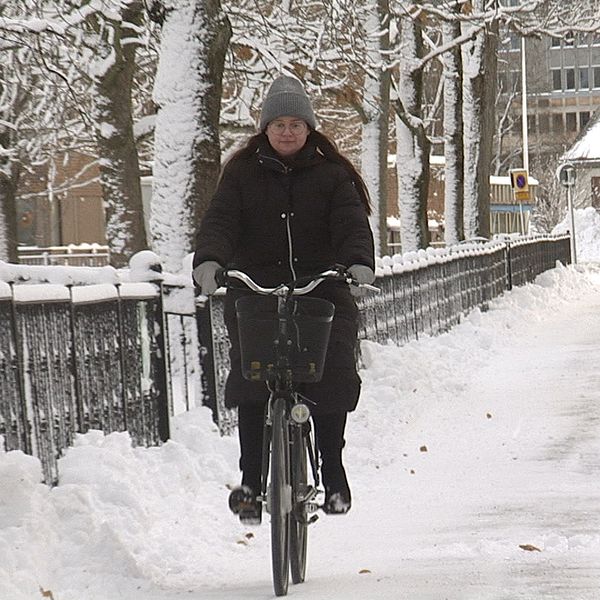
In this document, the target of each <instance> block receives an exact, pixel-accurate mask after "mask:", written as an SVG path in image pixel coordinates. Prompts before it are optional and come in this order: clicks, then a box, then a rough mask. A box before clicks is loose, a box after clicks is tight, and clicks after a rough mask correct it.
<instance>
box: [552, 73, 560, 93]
mask: <svg viewBox="0 0 600 600" xmlns="http://www.w3.org/2000/svg"><path fill="white" fill-rule="evenodd" d="M552 89H553V90H554V91H555V92H560V91H561V90H562V82H561V79H560V69H552Z"/></svg>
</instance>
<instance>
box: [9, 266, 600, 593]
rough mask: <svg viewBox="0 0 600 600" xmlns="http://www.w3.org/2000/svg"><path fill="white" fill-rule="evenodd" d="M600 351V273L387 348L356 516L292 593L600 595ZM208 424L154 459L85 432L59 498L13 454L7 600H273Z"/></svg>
mask: <svg viewBox="0 0 600 600" xmlns="http://www.w3.org/2000/svg"><path fill="white" fill-rule="evenodd" d="M599 354H600V272H599V271H598V270H595V269H593V268H592V269H580V270H579V272H575V271H574V270H572V269H562V268H561V269H558V270H555V271H553V272H551V273H549V274H546V275H544V276H542V278H540V279H538V284H537V285H533V286H526V287H525V288H522V289H518V290H514V291H513V292H512V293H511V294H507V295H506V296H505V297H504V298H502V299H499V300H498V301H497V302H495V303H494V304H493V306H492V309H491V310H490V311H489V312H487V313H484V314H480V313H479V312H476V313H474V314H473V315H471V316H470V317H469V318H468V319H467V320H466V322H465V323H463V324H462V325H461V326H459V327H458V328H456V329H455V330H454V331H452V332H451V333H449V334H446V335H444V336H441V337H439V338H433V339H427V340H422V341H420V342H418V343H411V344H409V345H407V346H405V347H403V348H395V347H383V346H378V345H375V344H367V345H366V347H365V357H366V358H365V360H366V362H367V368H366V369H365V370H364V371H363V373H362V375H363V380H364V395H363V398H362V400H361V404H360V406H359V409H358V410H357V412H356V413H355V414H354V415H352V418H351V421H350V425H349V430H348V435H347V440H348V448H347V453H346V462H347V465H348V469H349V475H350V479H351V482H352V485H353V493H354V498H355V503H354V506H353V509H352V511H351V512H350V513H349V514H348V515H347V516H345V517H322V518H321V519H320V520H319V521H318V523H317V524H316V525H315V526H313V527H312V529H311V539H310V547H309V556H310V558H309V566H308V580H307V581H306V582H305V583H304V584H303V585H301V586H290V593H289V597H290V598H297V599H307V600H365V599H371V598H377V599H381V600H385V599H390V600H391V599H393V600H444V599H447V600H471V599H472V600H518V599H519V600H520V599H527V600H534V599H535V600H540V599H543V600H552V599H556V600H559V599H560V600H592V599H596V598H598V597H599V594H600V592H599V590H600V485H599V483H598V479H599V475H600V402H599V400H600V370H599V368H598V365H599V363H600V361H599V360H598V355H599ZM208 429H209V426H207V425H206V423H205V421H204V415H201V416H198V415H190V416H187V417H184V418H182V419H181V420H180V422H179V430H178V432H177V433H176V436H175V437H176V440H177V441H176V442H174V443H170V444H167V445H166V446H165V447H163V448H161V449H154V450H144V449H137V450H135V452H134V451H132V450H130V449H127V448H125V447H124V444H125V445H126V443H127V441H126V440H124V439H123V438H119V439H117V438H114V436H109V438H104V439H102V438H101V437H100V438H93V436H92V437H91V438H90V439H88V438H89V437H90V436H85V437H84V438H83V440H84V441H82V443H81V444H80V445H79V446H78V447H76V448H75V449H74V450H73V451H72V452H70V453H69V455H68V456H67V458H66V459H64V460H63V461H62V462H63V465H62V466H61V468H62V472H63V473H64V485H61V486H59V488H57V489H56V490H53V491H52V492H48V491H47V490H45V489H44V488H43V486H35V485H34V484H32V483H29V484H27V476H26V475H23V473H27V469H30V468H31V465H30V463H29V462H27V461H25V459H24V458H23V459H22V460H21V459H16V458H14V459H13V462H12V463H10V465H11V466H10V468H9V467H7V466H6V461H7V460H8V459H7V458H6V457H8V456H9V455H4V463H3V462H2V457H3V455H1V454H0V476H2V474H3V473H4V474H6V473H8V474H9V475H10V476H12V477H13V479H14V480H15V481H17V482H18V481H19V477H20V481H21V483H20V484H17V487H18V485H21V484H22V482H23V481H24V480H25V484H22V485H23V489H22V491H18V490H17V492H15V493H16V495H17V500H14V499H13V500H11V498H9V499H8V500H7V499H6V498H3V497H2V492H1V491H0V554H1V555H3V556H6V555H7V554H6V553H7V552H12V553H13V554H11V556H13V558H12V563H10V564H9V567H8V568H7V571H8V573H7V574H5V573H4V572H3V571H2V568H3V567H2V566H0V600H5V598H6V600H9V598H10V600H34V599H35V598H40V597H41V595H40V594H39V593H36V594H35V595H34V594H33V593H32V592H31V590H35V591H36V592H37V586H38V585H41V586H42V587H43V588H44V589H52V590H53V593H54V600H117V599H120V598H123V599H125V600H142V598H143V599H144V600H181V599H183V598H186V599H188V600H234V599H235V600H238V599H239V600H242V599H243V600H255V599H264V598H269V597H271V596H272V587H271V580H270V565H269V528H268V524H267V523H265V524H263V526H261V527H259V528H253V529H251V530H250V529H244V528H242V527H241V525H239V524H238V523H236V522H235V520H234V519H232V518H231V517H230V516H229V515H228V514H226V510H225V502H226V494H227V490H226V489H225V486H224V483H225V482H234V481H235V480H236V473H235V451H236V448H235V441H234V440H219V439H218V438H217V437H216V436H215V435H214V434H211V433H210V432H209V431H208ZM200 434H201V435H204V436H205V437H204V438H203V439H202V440H199V438H198V436H199V435H200ZM11 454H14V453H11ZM199 456H202V457H203V458H202V462H201V465H199V464H198V463H199V458H198V457H199ZM28 460H30V459H28ZM25 462H27V464H25ZM21 463H22V464H21ZM3 464H4V467H3ZM2 469H4V470H2ZM19 469H21V471H19ZM127 486H129V487H127ZM26 495H27V498H28V500H27V502H28V504H27V503H25V504H27V506H25V507H24V506H23V501H22V498H24V497H25V496H26ZM19 498H21V504H20V505H19V508H18V510H17V509H16V508H14V509H12V510H13V512H12V513H11V512H10V511H9V510H8V509H6V508H5V509H4V513H3V506H7V505H8V506H9V507H10V506H11V501H12V502H13V505H14V506H15V507H16V506H17V505H18V500H19ZM3 502H4V504H3ZM21 513H23V514H21ZM19 518H20V519H21V523H22V524H21V526H20V529H19V528H18V527H11V526H9V525H10V523H11V519H12V522H16V521H18V520H19ZM266 520H268V519H266ZM23 523H24V524H23ZM40 531H41V533H40ZM87 532H92V533H91V534H90V533H88V536H87V537H86V533H87ZM250 532H251V533H252V537H247V536H246V534H248V533H250ZM28 535H29V537H28ZM36 535H37V537H36ZM40 536H41V538H43V537H44V536H45V538H46V540H45V542H43V543H42V541H40ZM521 545H523V546H526V545H529V546H528V547H529V550H527V549H522V548H521V547H520V546H521ZM19 552H21V553H22V555H21V554H19ZM27 557H31V558H30V559H29V560H28V559H27ZM36 560H37V564H36ZM32 573H33V574H34V575H35V580H34V579H32ZM6 576H8V577H9V579H10V578H11V577H12V581H13V583H14V587H12V588H9V587H7V588H6V590H9V591H10V595H8V593H9V591H7V592H6V594H4V595H3V587H2V581H4V582H6ZM18 582H21V583H18ZM17 590H19V591H20V592H21V595H19V593H17ZM24 590H30V591H29V592H25V591H24Z"/></svg>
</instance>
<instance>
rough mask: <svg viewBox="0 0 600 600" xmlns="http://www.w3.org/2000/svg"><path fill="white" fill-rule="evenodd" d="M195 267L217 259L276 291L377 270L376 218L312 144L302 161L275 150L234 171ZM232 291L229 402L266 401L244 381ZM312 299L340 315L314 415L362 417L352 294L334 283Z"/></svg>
mask: <svg viewBox="0 0 600 600" xmlns="http://www.w3.org/2000/svg"><path fill="white" fill-rule="evenodd" d="M196 241H197V243H196V252H195V255H194V267H195V266H197V265H198V264H200V263H201V262H204V261H207V260H214V261H216V262H218V263H219V264H221V265H223V266H228V267H235V268H238V269H240V270H242V271H245V272H246V273H248V274H249V275H250V276H251V277H252V278H253V279H254V280H255V281H257V283H259V284H261V285H263V286H267V287H271V286H275V285H278V284H280V283H284V282H287V281H291V280H293V279H295V278H297V277H300V276H303V275H311V274H314V273H317V272H319V271H322V270H324V269H327V268H329V267H331V266H332V265H334V264H336V263H337V264H343V265H346V266H350V265H353V264H356V263H358V264H363V265H366V266H369V267H371V268H372V269H374V258H373V236H372V233H371V229H370V227H369V223H368V219H367V214H366V211H365V208H364V206H363V205H362V203H361V200H360V197H359V195H358V192H357V190H356V189H355V187H354V184H353V182H352V180H351V178H350V175H349V173H348V172H347V170H346V169H345V167H343V166H341V165H338V164H335V163H333V162H331V161H329V160H327V159H326V158H325V157H323V156H322V155H321V154H320V153H319V152H318V151H317V150H316V149H315V147H314V145H313V144H311V143H310V140H309V142H308V143H307V145H306V146H305V147H304V148H303V149H302V150H301V151H300V153H299V155H298V156H297V157H296V159H295V160H294V161H291V162H287V163H286V162H283V161H282V160H281V159H279V158H277V156H276V155H275V153H274V152H273V151H272V149H271V147H270V145H269V144H268V143H267V142H266V138H265V144H264V145H263V146H262V147H261V148H259V150H258V151H257V153H256V154H254V155H252V156H251V157H250V158H237V159H235V160H234V161H232V162H230V163H229V164H228V165H227V166H226V168H225V170H224V172H223V177H222V178H221V181H220V183H219V186H218V189H217V191H216V194H215V196H214V198H213V201H212V203H211V206H210V207H209V209H208V211H207V212H206V215H205V216H204V218H203V220H202V223H201V225H200V228H199V231H198V234H197V240H196ZM243 293H246V292H238V291H237V290H235V291H231V290H230V291H229V292H228V294H227V298H226V303H225V322H226V324H227V327H228V331H229V336H230V340H231V344H232V348H231V362H232V370H231V373H230V375H229V379H228V381H227V387H226V392H225V402H226V404H227V406H238V405H239V404H240V403H245V402H252V401H254V402H260V401H263V400H264V399H266V397H267V396H268V393H267V391H266V386H265V384H264V383H258V382H249V381H246V380H244V379H243V378H242V375H241V372H240V367H239V347H238V343H237V323H236V319H235V311H234V301H235V299H237V298H238V297H239V295H240V294H243ZM311 295H313V296H315V297H321V298H325V299H328V300H330V301H332V302H333V303H334V304H335V306H336V312H335V316H334V322H333V326H332V332H331V338H330V343H329V347H328V353H327V358H326V364H325V373H324V376H323V379H322V380H321V381H320V382H318V383H313V384H304V388H303V392H304V393H305V394H306V395H307V396H308V397H309V398H310V399H311V400H312V401H313V402H315V403H316V405H317V406H316V407H313V412H315V413H327V412H339V411H348V410H353V409H354V408H355V406H356V403H357V401H358V395H359V391H360V379H359V377H358V374H357V372H356V368H355V346H356V335H357V318H358V311H357V308H356V304H355V303H354V300H353V298H352V296H351V294H350V291H349V289H348V286H347V285H346V284H342V283H331V282H325V283H323V284H321V285H320V286H319V287H318V288H317V289H316V290H315V291H314V292H312V294H311Z"/></svg>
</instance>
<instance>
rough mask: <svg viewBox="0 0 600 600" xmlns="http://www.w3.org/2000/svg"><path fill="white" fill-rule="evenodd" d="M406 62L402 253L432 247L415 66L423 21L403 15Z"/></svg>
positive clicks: (400, 146)
mask: <svg viewBox="0 0 600 600" xmlns="http://www.w3.org/2000/svg"><path fill="white" fill-rule="evenodd" d="M401 21H402V47H403V61H402V63H401V65H400V77H399V81H398V86H397V93H398V98H397V99H396V100H395V102H394V108H395V111H396V115H397V119H396V158H397V160H396V162H397V172H398V204H399V208H400V227H401V237H402V252H408V251H411V250H418V249H419V248H426V247H427V246H429V241H430V235H429V227H428V220H427V196H428V191H429V151H430V146H431V144H430V141H429V139H428V137H427V134H426V132H425V124H424V122H423V107H422V98H423V70H422V68H421V67H419V68H415V65H416V64H417V62H418V60H419V58H420V57H422V56H423V39H422V35H423V33H422V26H421V24H420V23H419V22H418V21H416V20H413V19H411V18H410V17H403V18H402V19H401Z"/></svg>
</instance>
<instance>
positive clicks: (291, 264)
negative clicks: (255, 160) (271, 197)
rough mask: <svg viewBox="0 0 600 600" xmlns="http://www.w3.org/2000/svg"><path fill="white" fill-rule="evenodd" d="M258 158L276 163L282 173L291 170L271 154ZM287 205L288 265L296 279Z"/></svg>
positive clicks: (287, 172)
mask: <svg viewBox="0 0 600 600" xmlns="http://www.w3.org/2000/svg"><path fill="white" fill-rule="evenodd" d="M259 160H261V161H263V162H264V161H265V160H270V161H272V162H274V163H276V164H277V165H278V166H279V167H280V168H281V171H282V172H283V174H284V175H286V176H289V174H290V173H291V171H292V169H290V167H288V166H287V165H286V164H285V163H283V162H281V161H280V160H278V159H277V158H274V157H272V156H266V155H262V156H261V157H260V159H259ZM287 184H288V197H289V196H290V180H289V178H288V180H287ZM288 200H289V198H288ZM289 206H290V204H289V201H288V208H287V210H286V213H285V230H286V235H287V242H288V265H289V267H290V271H291V273H292V278H293V279H297V278H298V276H297V275H296V269H294V244H293V242H292V228H291V226H290V208H289Z"/></svg>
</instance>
